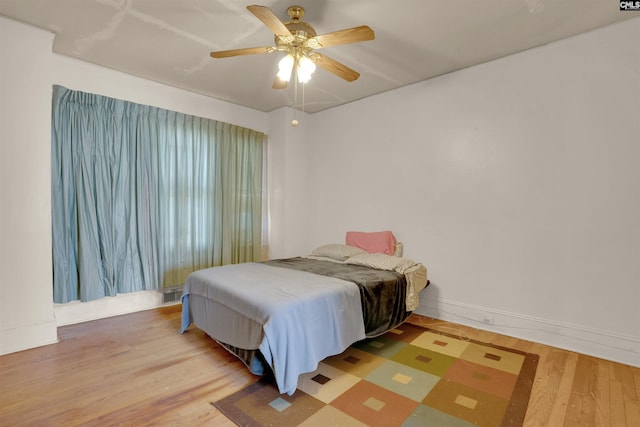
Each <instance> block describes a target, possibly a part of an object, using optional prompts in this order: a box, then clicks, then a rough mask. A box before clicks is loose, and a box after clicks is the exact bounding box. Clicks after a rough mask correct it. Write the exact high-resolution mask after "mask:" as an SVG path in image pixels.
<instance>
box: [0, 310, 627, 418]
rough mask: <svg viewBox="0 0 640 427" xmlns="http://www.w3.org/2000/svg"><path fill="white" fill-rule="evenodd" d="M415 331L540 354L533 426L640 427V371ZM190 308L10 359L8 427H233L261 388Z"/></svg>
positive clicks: (6, 360) (3, 385) (502, 340)
mask: <svg viewBox="0 0 640 427" xmlns="http://www.w3.org/2000/svg"><path fill="white" fill-rule="evenodd" d="M410 321H411V322H412V323H416V324H419V325H423V326H427V327H431V328H433V329H439V330H442V331H443V332H448V333H452V332H453V333H461V334H464V335H465V336H467V337H469V338H471V339H476V340H480V341H484V342H490V343H493V344H498V345H504V346H509V347H513V348H517V349H520V350H523V351H527V352H531V353H537V354H539V355H540V362H539V365H538V371H537V375H536V380H535V383H534V386H533V390H532V394H531V399H530V401H529V407H528V410H527V415H526V418H525V422H524V425H525V426H554V427H555V426H613V427H619V426H640V368H634V367H630V366H627V365H621V364H618V363H614V362H610V361H606V360H602V359H597V358H594V357H590V356H585V355H581V354H577V353H573V352H569V351H565V350H560V349H557V348H553V347H549V346H545V345H542V344H536V343H532V342H529V341H523V340H519V339H516V338H511V337H507V336H503V335H498V334H494V333H490V332H486V331H480V330H477V329H473V328H469V327H464V326H460V325H456V324H452V323H447V322H442V321H439V320H435V319H429V318H425V317H420V316H412V317H411V319H410ZM179 327H180V306H179V305H174V306H168V307H163V308H159V309H155V310H149V311H144V312H140V313H134V314H128V315H124V316H119V317H112V318H109V319H103V320H97V321H93V322H86V323H82V324H78V325H71V326H65V327H62V328H60V329H59V331H58V337H59V340H60V342H59V343H57V344H53V345H49V346H45V347H40V348H36V349H31V350H26V351H22V352H18V353H13V354H9V355H5V356H1V357H0V426H17V425H21V426H22V425H24V426H74V425H88V426H104V425H119V426H120V425H131V426H141V425H161V426H194V425H211V426H233V425H234V424H233V423H232V422H231V421H229V420H228V419H227V418H226V417H225V416H224V415H222V414H221V413H220V412H219V411H218V410H217V409H216V408H215V407H213V406H212V405H211V402H213V401H216V400H218V399H220V398H222V397H224V396H226V395H228V394H231V393H232V392H234V391H236V390H238V389H240V388H242V387H244V386H245V385H247V384H249V383H251V382H253V381H255V379H256V377H255V376H253V375H252V374H250V373H249V371H248V370H247V369H246V368H245V367H244V365H243V364H242V363H241V362H239V361H238V360H237V359H236V358H235V357H233V356H231V355H230V354H229V353H227V352H226V351H225V350H224V349H222V348H221V347H220V346H219V345H218V344H217V343H216V342H215V341H213V340H212V339H210V338H209V337H207V336H206V335H205V334H204V333H203V332H202V331H200V330H199V329H197V328H195V327H193V326H192V327H191V328H190V329H189V330H188V332H187V333H185V334H183V335H181V334H179V333H178V329H179Z"/></svg>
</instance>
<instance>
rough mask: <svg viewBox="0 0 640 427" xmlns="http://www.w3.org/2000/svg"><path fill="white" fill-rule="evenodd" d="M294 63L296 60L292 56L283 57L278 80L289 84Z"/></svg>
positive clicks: (279, 66)
mask: <svg viewBox="0 0 640 427" xmlns="http://www.w3.org/2000/svg"><path fill="white" fill-rule="evenodd" d="M294 62H295V60H294V58H293V56H291V54H288V55H287V56H285V57H283V58H282V59H281V60H280V62H278V78H279V79H280V80H282V81H283V82H288V81H289V79H291V72H292V71H293V64H294Z"/></svg>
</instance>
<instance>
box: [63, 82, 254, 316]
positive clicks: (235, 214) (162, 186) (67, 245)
mask: <svg viewBox="0 0 640 427" xmlns="http://www.w3.org/2000/svg"><path fill="white" fill-rule="evenodd" d="M52 111H53V117H52V132H51V134H52V136H51V150H52V153H51V157H52V189H51V197H52V218H53V224H52V235H53V254H52V255H53V290H54V291H53V293H54V302H56V303H64V302H68V301H73V300H78V299H79V300H81V301H89V300H94V299H98V298H102V297H104V296H113V295H116V294H118V293H124V292H134V291H140V290H151V289H158V288H161V287H163V286H173V285H179V284H182V283H184V281H185V279H186V277H187V276H188V275H189V273H191V272H192V271H194V270H198V269H202V268H207V267H212V266H218V265H223V264H230V263H240V262H249V261H257V260H260V257H261V250H262V215H263V211H262V206H263V200H262V197H263V196H262V195H263V184H262V176H263V170H262V169H263V152H264V140H265V135H264V134H263V133H261V132H257V131H254V130H251V129H246V128H242V127H239V126H235V125H231V124H228V123H222V122H218V121H215V120H210V119H204V118H200V117H194V116H190V115H187V114H182V113H177V112H174V111H168V110H164V109H161V108H155V107H151V106H147V105H140V104H135V103H132V102H127V101H123V100H118V99H113V98H108V97H105V96H100V95H95V94H91V93H85V92H79V91H73V90H69V89H67V88H64V87H61V86H54V88H53V106H52Z"/></svg>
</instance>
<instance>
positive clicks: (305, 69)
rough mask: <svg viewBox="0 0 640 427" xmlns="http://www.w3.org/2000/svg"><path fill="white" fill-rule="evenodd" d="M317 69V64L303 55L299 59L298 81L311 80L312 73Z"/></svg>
mask: <svg viewBox="0 0 640 427" xmlns="http://www.w3.org/2000/svg"><path fill="white" fill-rule="evenodd" d="M315 70H316V64H315V63H314V62H313V61H312V60H311V59H309V58H308V57H306V56H301V57H300V60H299V61H298V70H297V73H298V81H300V82H302V83H306V82H308V81H309V80H311V75H312V74H313V72H314V71H315Z"/></svg>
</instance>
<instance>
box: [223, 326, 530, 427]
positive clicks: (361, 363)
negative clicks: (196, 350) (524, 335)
mask: <svg viewBox="0 0 640 427" xmlns="http://www.w3.org/2000/svg"><path fill="white" fill-rule="evenodd" d="M537 365H538V356H537V355H535V354H530V353H524V352H521V351H518V350H513V349H509V348H505V347H500V346H495V345H491V344H486V343H481V342H477V341H473V340H464V339H460V338H459V337H455V336H452V335H448V334H443V333H441V332H436V331H433V330H429V329H425V328H421V327H419V326H416V325H412V324H409V323H405V324H403V325H401V326H399V327H398V328H397V329H394V330H392V331H389V332H387V333H386V334H384V335H382V336H380V337H377V338H373V339H370V340H366V341H362V342H359V343H357V344H354V345H353V346H351V347H349V348H348V349H347V350H346V351H345V352H344V353H342V354H339V355H337V356H333V357H330V358H328V359H325V360H324V361H322V362H321V363H320V365H319V366H318V369H317V370H316V371H315V372H312V373H309V374H305V375H302V376H301V377H300V379H299V381H298V389H297V390H296V392H295V393H294V394H293V396H288V395H286V394H282V395H281V394H279V393H278V390H277V388H276V386H275V384H274V383H273V382H272V381H270V380H268V379H262V380H260V381H258V382H256V383H254V384H252V385H250V386H248V387H246V388H244V389H243V390H240V391H238V392H237V393H234V394H232V395H231V396H228V397H226V398H224V399H222V400H220V401H218V402H215V403H214V405H215V406H216V407H217V408H218V409H219V410H220V411H222V412H223V413H224V414H225V415H226V416H227V417H229V418H230V419H231V420H232V421H233V422H235V423H236V424H237V425H239V426H318V427H325V426H384V427H389V426H452V427H462V426H464V427H470V426H487V427H488V426H519V425H522V421H523V420H524V415H525V412H526V410H527V405H528V402H529V395H530V393H531V387H532V385H533V380H534V377H535V372H536V368H537Z"/></svg>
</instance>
